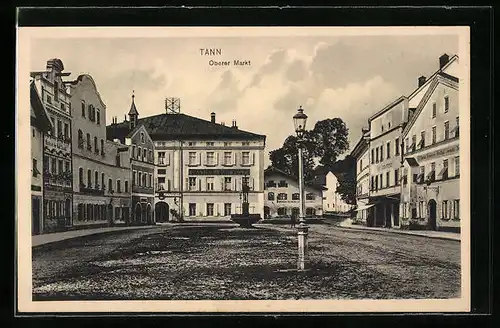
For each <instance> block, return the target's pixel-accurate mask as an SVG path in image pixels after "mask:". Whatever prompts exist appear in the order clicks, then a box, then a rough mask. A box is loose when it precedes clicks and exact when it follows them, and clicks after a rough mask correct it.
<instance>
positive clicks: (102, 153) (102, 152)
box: [101, 139, 104, 155]
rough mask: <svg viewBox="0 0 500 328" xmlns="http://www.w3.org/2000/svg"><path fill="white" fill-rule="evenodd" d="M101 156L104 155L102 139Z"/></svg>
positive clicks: (102, 141)
mask: <svg viewBox="0 0 500 328" xmlns="http://www.w3.org/2000/svg"><path fill="white" fill-rule="evenodd" d="M101 155H104V140H103V139H101Z"/></svg>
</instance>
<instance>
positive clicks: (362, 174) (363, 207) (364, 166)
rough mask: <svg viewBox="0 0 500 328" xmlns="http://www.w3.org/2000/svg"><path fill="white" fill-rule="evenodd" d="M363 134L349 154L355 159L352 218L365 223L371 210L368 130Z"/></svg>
mask: <svg viewBox="0 0 500 328" xmlns="http://www.w3.org/2000/svg"><path fill="white" fill-rule="evenodd" d="M362 133H363V135H362V136H361V138H360V139H359V141H358V143H357V144H356V146H355V147H354V148H353V150H352V151H351V156H352V157H354V158H355V159H356V216H355V217H354V220H355V221H356V222H359V223H361V224H367V222H368V221H371V220H372V218H368V216H369V214H370V213H371V211H370V210H369V209H370V207H372V206H373V205H369V197H370V152H369V149H370V147H369V145H370V131H369V130H363V131H362Z"/></svg>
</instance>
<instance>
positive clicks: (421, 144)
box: [418, 139, 424, 148]
mask: <svg viewBox="0 0 500 328" xmlns="http://www.w3.org/2000/svg"><path fill="white" fill-rule="evenodd" d="M423 145H424V139H420V142H419V143H418V146H419V147H420V148H422V146H423Z"/></svg>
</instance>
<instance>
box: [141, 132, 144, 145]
mask: <svg viewBox="0 0 500 328" xmlns="http://www.w3.org/2000/svg"><path fill="white" fill-rule="evenodd" d="M141 143H144V132H141Z"/></svg>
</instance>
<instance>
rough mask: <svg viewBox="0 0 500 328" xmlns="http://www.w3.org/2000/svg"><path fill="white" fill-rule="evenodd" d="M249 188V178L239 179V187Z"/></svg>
mask: <svg viewBox="0 0 500 328" xmlns="http://www.w3.org/2000/svg"><path fill="white" fill-rule="evenodd" d="M245 185H246V186H249V187H250V178H249V177H243V178H241V186H242V187H243V186H245Z"/></svg>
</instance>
